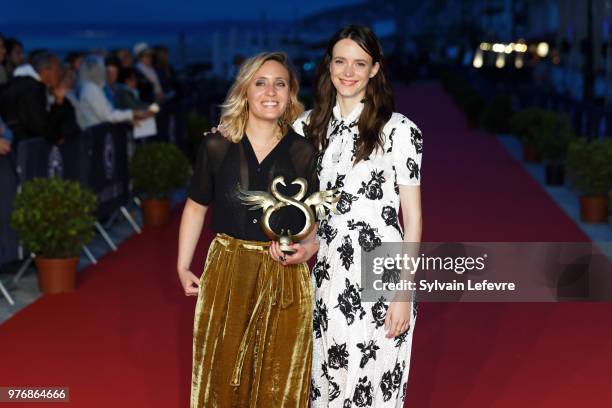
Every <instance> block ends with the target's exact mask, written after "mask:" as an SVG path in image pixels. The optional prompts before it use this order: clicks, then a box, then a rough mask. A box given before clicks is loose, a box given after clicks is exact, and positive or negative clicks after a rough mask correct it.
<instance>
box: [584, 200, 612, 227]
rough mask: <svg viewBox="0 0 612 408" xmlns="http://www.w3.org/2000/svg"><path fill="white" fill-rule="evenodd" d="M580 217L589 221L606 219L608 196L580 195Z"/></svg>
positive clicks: (594, 221)
mask: <svg viewBox="0 0 612 408" xmlns="http://www.w3.org/2000/svg"><path fill="white" fill-rule="evenodd" d="M580 219H581V220H582V221H583V222H590V223H600V222H606V221H608V197H603V196H602V197H592V196H591V197H590V196H582V197H580Z"/></svg>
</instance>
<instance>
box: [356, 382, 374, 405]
mask: <svg viewBox="0 0 612 408" xmlns="http://www.w3.org/2000/svg"><path fill="white" fill-rule="evenodd" d="M373 391H374V389H373V387H372V383H371V382H370V381H369V380H368V377H362V378H360V379H359V382H358V383H357V386H356V387H355V393H354V394H353V403H355V405H356V406H358V407H371V406H372V392H373Z"/></svg>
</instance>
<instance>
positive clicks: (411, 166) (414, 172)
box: [406, 157, 420, 180]
mask: <svg viewBox="0 0 612 408" xmlns="http://www.w3.org/2000/svg"><path fill="white" fill-rule="evenodd" d="M406 166H407V167H408V170H410V178H411V179H417V180H418V179H419V178H420V173H419V165H418V164H417V162H416V161H414V159H413V158H412V157H409V158H408V160H407V161H406Z"/></svg>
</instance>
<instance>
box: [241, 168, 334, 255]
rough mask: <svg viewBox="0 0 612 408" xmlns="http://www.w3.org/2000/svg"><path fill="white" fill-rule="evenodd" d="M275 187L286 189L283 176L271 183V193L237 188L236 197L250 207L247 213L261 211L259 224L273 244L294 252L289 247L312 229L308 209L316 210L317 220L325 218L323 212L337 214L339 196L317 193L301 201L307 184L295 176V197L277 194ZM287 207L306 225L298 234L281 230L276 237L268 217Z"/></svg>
mask: <svg viewBox="0 0 612 408" xmlns="http://www.w3.org/2000/svg"><path fill="white" fill-rule="evenodd" d="M278 184H280V185H282V186H286V184H285V177H283V176H277V177H275V178H274V179H273V180H272V183H270V193H268V192H266V191H245V190H243V189H242V188H240V187H239V189H238V191H239V194H238V198H239V199H240V200H241V201H242V203H243V204H244V205H250V206H251V207H249V210H258V209H260V208H261V209H262V210H263V216H262V217H261V219H260V221H259V222H260V224H261V228H262V230H263V232H264V234H266V236H267V237H268V238H270V239H271V240H273V241H275V240H277V241H278V242H279V244H280V249H281V251H283V253H286V254H292V253H293V252H295V250H294V249H292V248H291V247H290V245H291V244H293V243H294V242H298V241H300V240H302V239H304V238H306V237H307V236H308V234H310V232H311V231H312V229H313V228H314V226H315V214H314V212H313V211H312V208H311V207H314V208H315V210H316V214H317V217H319V218H322V217H323V216H324V215H325V209H328V210H330V211H332V212H334V213H336V214H337V213H338V212H337V209H336V205H335V204H336V203H337V202H338V199H339V195H337V192H338V191H337V189H333V190H324V191H317V192H316V193H312V194H311V195H310V196H309V197H308V198H307V199H306V200H304V202H302V201H301V200H302V199H303V198H304V195H305V194H306V189H307V188H308V182H307V181H306V180H305V179H304V178H302V177H298V178H296V179H295V180H293V181H292V182H291V184H295V185H298V186H300V190H299V191H298V192H297V193H296V194H295V195H294V196H285V195H283V194H282V193H281V192H279V191H278V188H277V185H278ZM288 205H293V206H295V207H297V208H298V209H299V210H300V211H302V213H303V214H304V216H305V218H306V222H305V223H304V227H303V228H302V230H301V231H300V232H298V233H297V234H292V233H291V230H289V229H288V230H286V231H285V230H284V229H281V231H280V234H277V233H276V232H275V231H274V230H272V228H271V227H270V216H271V215H272V213H273V212H274V211H276V210H278V209H280V208H282V207H285V206H288Z"/></svg>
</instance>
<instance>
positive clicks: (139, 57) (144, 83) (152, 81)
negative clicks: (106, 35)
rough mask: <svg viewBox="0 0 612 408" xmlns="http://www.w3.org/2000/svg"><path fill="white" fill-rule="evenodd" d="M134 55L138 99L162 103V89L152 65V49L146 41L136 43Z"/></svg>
mask: <svg viewBox="0 0 612 408" xmlns="http://www.w3.org/2000/svg"><path fill="white" fill-rule="evenodd" d="M134 55H136V65H135V68H136V76H137V77H138V92H139V93H140V99H142V100H143V101H144V102H148V103H153V102H157V103H162V102H163V101H164V91H163V89H162V86H161V82H160V81H159V76H158V75H157V72H156V71H155V68H154V67H153V50H152V49H151V48H150V47H149V46H148V45H147V44H146V43H138V44H136V45H135V46H134Z"/></svg>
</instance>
